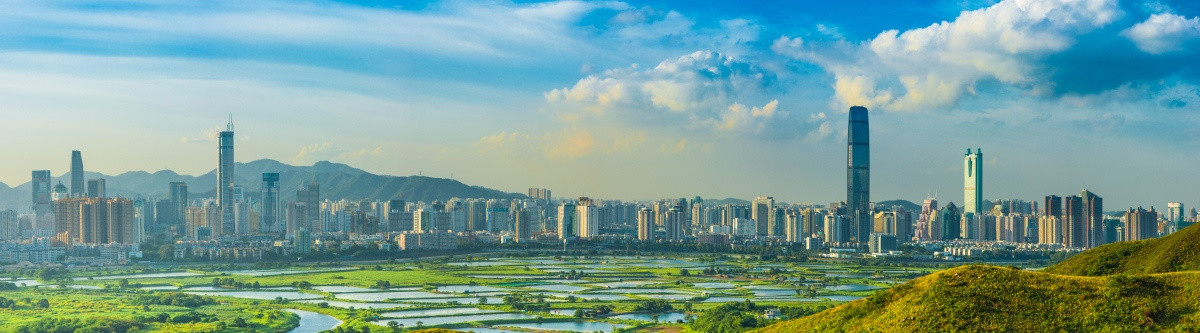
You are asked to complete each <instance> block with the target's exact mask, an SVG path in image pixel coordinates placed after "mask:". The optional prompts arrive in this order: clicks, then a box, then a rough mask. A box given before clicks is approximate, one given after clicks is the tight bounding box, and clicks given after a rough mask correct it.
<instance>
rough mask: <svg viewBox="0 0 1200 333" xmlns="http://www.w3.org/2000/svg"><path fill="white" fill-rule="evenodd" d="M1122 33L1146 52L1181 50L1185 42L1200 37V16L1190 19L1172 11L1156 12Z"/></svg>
mask: <svg viewBox="0 0 1200 333" xmlns="http://www.w3.org/2000/svg"><path fill="white" fill-rule="evenodd" d="M1121 35H1122V36H1125V38H1129V40H1131V41H1133V42H1134V44H1136V45H1137V47H1138V49H1141V50H1142V51H1144V52H1146V53H1150V54H1163V53H1169V52H1175V51H1180V50H1182V49H1183V48H1184V45H1185V44H1187V43H1189V42H1193V41H1195V40H1197V39H1200V17H1192V18H1190V19H1189V18H1186V17H1183V16H1179V15H1176V14H1172V13H1159V14H1154V15H1151V16H1150V18H1148V19H1146V20H1145V21H1142V22H1140V23H1138V24H1135V25H1134V26H1132V27H1130V28H1129V29H1125V31H1122V32H1121Z"/></svg>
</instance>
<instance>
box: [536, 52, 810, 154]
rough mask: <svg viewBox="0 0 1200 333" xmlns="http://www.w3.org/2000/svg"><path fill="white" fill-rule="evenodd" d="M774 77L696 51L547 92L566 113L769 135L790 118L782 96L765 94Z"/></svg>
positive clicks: (732, 60) (735, 61)
mask: <svg viewBox="0 0 1200 333" xmlns="http://www.w3.org/2000/svg"><path fill="white" fill-rule="evenodd" d="M773 80H774V75H773V74H771V73H770V72H768V71H765V70H762V69H760V68H758V67H756V66H754V65H752V64H751V63H748V62H745V61H741V60H738V59H736V58H734V57H731V56H727V55H723V54H721V53H717V52H713V51H697V52H694V53H691V54H688V55H684V56H682V57H679V58H676V59H669V60H666V61H663V62H661V63H659V64H658V65H657V66H655V67H653V68H649V69H645V70H643V69H641V68H640V67H639V66H637V65H633V66H630V67H627V68H618V69H612V70H608V71H605V72H604V73H601V74H596V75H590V76H587V77H585V78H583V79H580V80H579V81H578V82H576V83H575V85H574V86H571V87H565V88H560V89H554V90H551V91H549V92H547V93H546V94H545V97H546V100H547V101H548V102H550V103H551V104H552V105H555V106H558V107H561V109H562V110H563V112H566V113H572V112H579V111H584V112H586V113H587V114H590V115H593V116H595V117H602V116H613V117H619V118H627V119H630V120H632V121H635V122H643V123H646V122H648V123H663V124H681V125H684V126H686V127H687V128H690V129H693V130H701V131H706V132H712V133H722V134H731V135H732V134H736V135H742V134H745V135H749V136H770V135H772V134H776V133H777V131H776V130H777V127H780V126H786V124H785V123H786V122H785V121H783V119H785V118H786V117H787V112H785V111H783V110H781V108H780V106H779V101H778V100H776V99H768V98H767V97H766V95H767V94H766V93H765V88H766V87H768V86H769V85H771V84H772V82H773ZM755 101H757V103H756V102H755ZM569 119H581V118H578V117H569Z"/></svg>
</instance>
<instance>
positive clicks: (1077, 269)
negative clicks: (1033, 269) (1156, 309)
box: [1045, 226, 1200, 276]
mask: <svg viewBox="0 0 1200 333" xmlns="http://www.w3.org/2000/svg"><path fill="white" fill-rule="evenodd" d="M1194 270H1200V227H1196V226H1192V227H1187V228H1184V229H1183V230H1180V231H1178V232H1176V233H1173V234H1171V235H1169V236H1167V237H1163V238H1155V239H1150V240H1143V241H1137V242H1121V243H1113V244H1108V245H1104V246H1100V247H1097V248H1095V249H1092V250H1089V251H1086V252H1083V253H1080V254H1077V255H1075V256H1073V257H1071V258H1069V259H1067V260H1064V261H1063V262H1061V263H1058V264H1057V265H1054V266H1051V267H1049V268H1046V269H1045V272H1047V273H1054V274H1064V275H1082V276H1101V275H1111V274H1120V273H1125V274H1151V273H1167V272H1182V271H1194Z"/></svg>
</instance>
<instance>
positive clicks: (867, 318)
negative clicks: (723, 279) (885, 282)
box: [757, 266, 1200, 333]
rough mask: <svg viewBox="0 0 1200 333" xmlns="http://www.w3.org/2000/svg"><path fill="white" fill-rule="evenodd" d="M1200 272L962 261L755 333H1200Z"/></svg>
mask: <svg viewBox="0 0 1200 333" xmlns="http://www.w3.org/2000/svg"><path fill="white" fill-rule="evenodd" d="M1197 310H1200V273H1196V272H1188V273H1172V274H1160V275H1151V276H1138V277H1129V276H1127V275H1117V276H1111V277H1077V276H1062V275H1055V274H1047V273H1041V272H1027V271H1020V270H1016V269H1010V268H1000V267H992V266H963V267H958V268H954V269H949V270H945V271H942V272H938V273H935V274H931V275H929V276H926V277H922V278H919V279H916V280H913V281H910V282H908V283H905V284H903V285H900V286H896V287H893V288H891V289H888V290H885V291H881V292H878V293H876V294H875V295H874V296H872V297H869V298H867V299H863V300H859V301H855V302H851V303H847V304H845V305H842V306H839V307H836V308H833V309H830V310H826V311H824V312H821V313H818V314H815V315H812V316H809V317H805V318H801V319H797V320H792V321H788V322H783V323H780V324H776V325H773V326H769V327H766V328H763V329H760V330H758V331H757V332H764V333H766V332H810V331H821V332H958V331H969V332H970V331H988V332H995V331H1012V332H1099V331H1103V332H1151V331H1163V330H1177V331H1192V332H1194V331H1200V315H1198V314H1197Z"/></svg>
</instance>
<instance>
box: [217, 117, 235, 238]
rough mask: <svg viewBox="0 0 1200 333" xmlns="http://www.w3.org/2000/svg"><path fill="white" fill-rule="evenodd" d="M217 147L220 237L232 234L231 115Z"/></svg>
mask: <svg viewBox="0 0 1200 333" xmlns="http://www.w3.org/2000/svg"><path fill="white" fill-rule="evenodd" d="M218 141H219V142H218V146H217V158H218V162H217V204H218V205H220V209H221V231H220V234H221V235H230V234H233V233H234V231H235V229H234V216H233V213H234V205H233V115H230V116H229V125H227V126H226V128H225V130H224V131H221V135H220V139H219V140H218Z"/></svg>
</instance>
